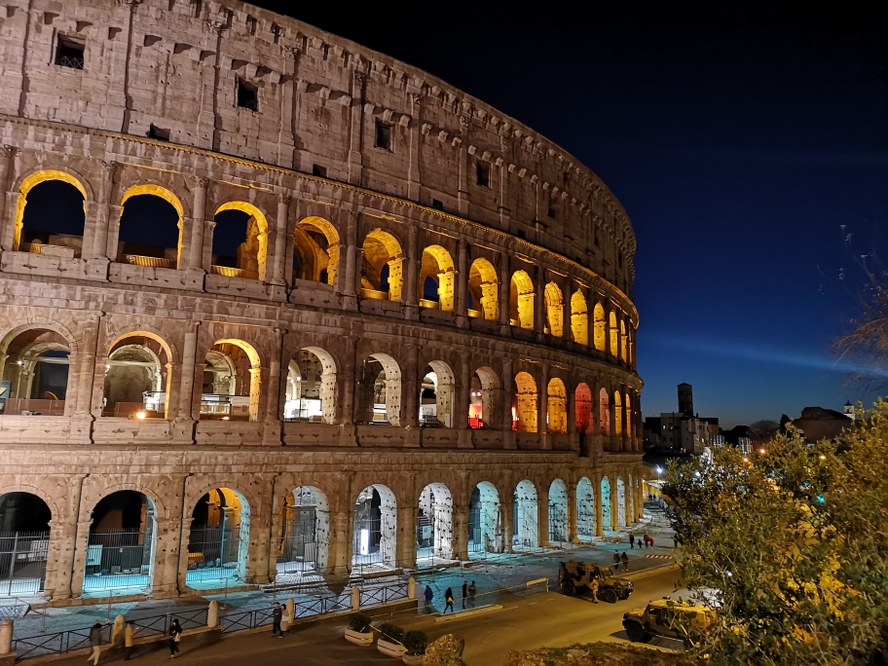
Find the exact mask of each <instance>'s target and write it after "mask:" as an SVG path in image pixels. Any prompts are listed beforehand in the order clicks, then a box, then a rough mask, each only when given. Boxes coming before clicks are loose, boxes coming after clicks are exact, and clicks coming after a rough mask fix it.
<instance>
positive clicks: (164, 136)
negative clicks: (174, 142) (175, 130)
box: [148, 123, 170, 141]
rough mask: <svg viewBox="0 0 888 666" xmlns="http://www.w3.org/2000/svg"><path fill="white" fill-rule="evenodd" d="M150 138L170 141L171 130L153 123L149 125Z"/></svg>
mask: <svg viewBox="0 0 888 666" xmlns="http://www.w3.org/2000/svg"><path fill="white" fill-rule="evenodd" d="M148 138H149V139H157V140H158V141H169V140H170V131H169V130H168V129H163V128H162V127H158V126H157V125H155V124H154V123H151V125H150V126H149V127H148Z"/></svg>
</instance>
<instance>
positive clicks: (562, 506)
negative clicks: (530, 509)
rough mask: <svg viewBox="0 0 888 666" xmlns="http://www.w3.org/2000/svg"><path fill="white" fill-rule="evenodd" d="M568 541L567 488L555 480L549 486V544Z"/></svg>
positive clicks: (561, 482)
mask: <svg viewBox="0 0 888 666" xmlns="http://www.w3.org/2000/svg"><path fill="white" fill-rule="evenodd" d="M566 541H567V486H566V485H565V484H564V481H562V480H561V479H555V480H554V481H552V483H551V485H550V486H549V543H564V542H566Z"/></svg>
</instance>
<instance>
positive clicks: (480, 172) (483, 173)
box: [475, 162, 490, 187]
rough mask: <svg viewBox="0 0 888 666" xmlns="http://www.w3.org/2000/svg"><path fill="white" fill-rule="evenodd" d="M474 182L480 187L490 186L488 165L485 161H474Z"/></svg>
mask: <svg viewBox="0 0 888 666" xmlns="http://www.w3.org/2000/svg"><path fill="white" fill-rule="evenodd" d="M475 182H476V183H478V185H480V186H481V187H490V165H489V164H487V163H486V162H475Z"/></svg>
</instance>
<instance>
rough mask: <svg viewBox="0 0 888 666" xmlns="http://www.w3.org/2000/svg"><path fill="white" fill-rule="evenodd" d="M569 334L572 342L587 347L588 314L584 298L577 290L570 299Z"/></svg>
mask: <svg viewBox="0 0 888 666" xmlns="http://www.w3.org/2000/svg"><path fill="white" fill-rule="evenodd" d="M570 332H571V335H572V336H573V341H574V342H576V343H577V344H580V345H583V346H586V347H588V346H589V314H588V312H587V309H586V297H585V296H584V295H583V292H582V291H580V290H579V289H577V290H576V291H575V292H574V293H573V296H571V297H570Z"/></svg>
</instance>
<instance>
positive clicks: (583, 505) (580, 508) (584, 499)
mask: <svg viewBox="0 0 888 666" xmlns="http://www.w3.org/2000/svg"><path fill="white" fill-rule="evenodd" d="M596 527H597V521H596V520H595V487H594V486H593V485H592V481H590V480H589V477H587V476H584V477H582V478H581V479H580V480H579V482H578V483H577V540H578V541H580V542H589V541H592V537H594V536H595V532H596Z"/></svg>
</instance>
